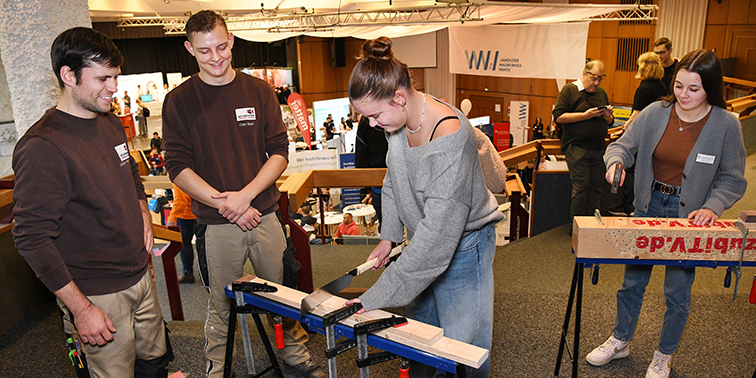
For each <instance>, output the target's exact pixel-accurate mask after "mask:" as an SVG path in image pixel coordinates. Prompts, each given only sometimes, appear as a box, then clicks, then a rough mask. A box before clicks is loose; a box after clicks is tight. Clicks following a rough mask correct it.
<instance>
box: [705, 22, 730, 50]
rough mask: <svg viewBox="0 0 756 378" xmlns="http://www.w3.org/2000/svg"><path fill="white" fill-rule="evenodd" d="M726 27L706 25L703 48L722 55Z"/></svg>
mask: <svg viewBox="0 0 756 378" xmlns="http://www.w3.org/2000/svg"><path fill="white" fill-rule="evenodd" d="M726 32H727V26H726V25H706V32H705V33H704V42H703V48H705V49H707V50H714V52H716V53H719V54H722V53H724V51H725V39H726V34H727V33H726Z"/></svg>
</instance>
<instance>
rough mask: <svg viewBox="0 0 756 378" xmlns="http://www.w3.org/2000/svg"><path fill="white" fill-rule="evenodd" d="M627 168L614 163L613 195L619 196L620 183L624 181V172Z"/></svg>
mask: <svg viewBox="0 0 756 378" xmlns="http://www.w3.org/2000/svg"><path fill="white" fill-rule="evenodd" d="M624 170H625V166H624V165H623V164H622V163H614V179H613V180H612V193H614V194H617V192H618V191H619V187H620V181H622V172H624Z"/></svg>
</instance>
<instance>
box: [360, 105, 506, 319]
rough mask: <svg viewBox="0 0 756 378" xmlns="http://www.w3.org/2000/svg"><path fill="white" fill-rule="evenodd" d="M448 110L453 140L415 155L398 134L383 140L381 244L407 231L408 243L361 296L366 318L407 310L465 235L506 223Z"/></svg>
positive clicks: (469, 132) (466, 133)
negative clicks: (386, 310) (387, 310)
mask: <svg viewBox="0 0 756 378" xmlns="http://www.w3.org/2000/svg"><path fill="white" fill-rule="evenodd" d="M428 97H430V96H428ZM436 101H438V100H436ZM450 108H452V109H453V110H454V111H455V113H457V117H459V123H460V124H461V126H460V128H459V130H457V132H455V133H454V134H451V135H445V136H442V137H437V138H436V139H433V141H431V142H430V143H427V144H424V145H422V146H418V147H410V146H409V143H408V142H407V136H406V133H405V131H404V130H403V129H400V130H399V131H397V132H394V133H391V134H389V135H388V142H389V151H388V156H387V158H386V163H387V165H388V171H387V172H386V176H385V178H384V179H383V191H382V198H381V200H382V203H381V211H382V212H383V219H382V221H383V224H382V225H381V239H384V240H391V241H393V242H401V241H402V238H403V237H404V228H405V227H406V228H407V237H408V239H409V240H410V242H409V244H408V245H407V247H405V248H404V250H403V251H402V255H401V257H400V258H399V259H398V260H397V261H396V262H394V263H392V264H391V265H390V266H389V267H388V268H386V270H385V271H384V272H383V273H382V274H381V276H380V278H378V281H377V282H376V283H375V284H374V285H373V286H372V287H371V288H370V289H369V290H368V291H366V292H365V293H364V294H363V295H362V296H360V300H361V302H362V305H363V306H364V307H365V309H366V310H372V309H376V308H391V307H399V306H404V305H406V304H408V303H409V302H410V301H412V300H413V299H414V298H415V297H417V296H418V295H419V294H420V293H422V292H423V290H425V289H426V288H427V287H428V286H429V285H430V284H431V283H433V281H435V280H436V278H437V277H438V276H440V275H441V274H442V273H443V272H444V271H446V268H447V267H448V266H449V263H450V262H451V260H452V258H453V257H454V253H455V251H456V249H457V245H458V244H459V241H460V240H461V239H462V236H463V235H464V234H466V233H469V232H472V231H475V230H478V229H480V228H482V227H483V226H485V225H488V224H490V223H493V222H498V221H500V220H502V219H503V218H504V216H503V214H502V213H501V212H499V211H498V210H497V207H498V206H497V203H496V199H495V198H494V196H493V195H492V194H491V192H490V191H489V190H488V189H487V188H486V183H485V180H484V179H483V173H482V171H481V165H480V159H479V158H478V147H477V143H476V141H475V133H474V131H473V127H472V126H471V125H470V122H469V121H468V120H467V118H466V117H465V116H464V114H462V112H460V111H459V110H457V109H455V108H454V107H451V106H450ZM482 263H488V264H491V263H492V261H488V262H482Z"/></svg>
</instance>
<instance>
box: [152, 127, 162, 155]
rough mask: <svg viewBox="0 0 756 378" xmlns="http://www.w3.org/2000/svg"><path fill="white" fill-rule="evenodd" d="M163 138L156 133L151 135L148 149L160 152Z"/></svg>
mask: <svg viewBox="0 0 756 378" xmlns="http://www.w3.org/2000/svg"><path fill="white" fill-rule="evenodd" d="M162 147H163V138H161V137H160V134H158V133H157V131H156V132H154V133H152V139H151V140H150V148H157V150H158V151H162V150H163V149H162Z"/></svg>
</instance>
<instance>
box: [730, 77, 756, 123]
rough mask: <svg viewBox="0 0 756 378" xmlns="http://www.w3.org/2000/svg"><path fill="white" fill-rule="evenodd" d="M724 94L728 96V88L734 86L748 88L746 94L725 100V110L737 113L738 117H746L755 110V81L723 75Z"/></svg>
mask: <svg viewBox="0 0 756 378" xmlns="http://www.w3.org/2000/svg"><path fill="white" fill-rule="evenodd" d="M724 82H725V84H727V87H726V89H725V96H726V97H728V96H727V95H729V92H730V89H732V88H733V87H734V86H741V87H745V88H748V89H747V90H748V95H746V96H743V97H739V98H734V99H731V100H727V110H729V111H731V112H735V113H738V114H739V115H740V118H743V117H748V116H750V115H751V113H753V111H754V110H756V81H748V80H742V79H736V78H734V77H725V78H724Z"/></svg>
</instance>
